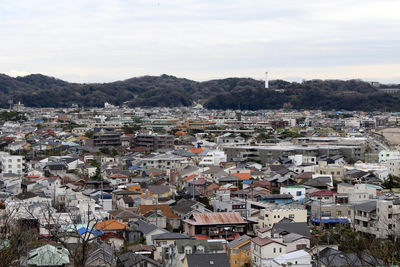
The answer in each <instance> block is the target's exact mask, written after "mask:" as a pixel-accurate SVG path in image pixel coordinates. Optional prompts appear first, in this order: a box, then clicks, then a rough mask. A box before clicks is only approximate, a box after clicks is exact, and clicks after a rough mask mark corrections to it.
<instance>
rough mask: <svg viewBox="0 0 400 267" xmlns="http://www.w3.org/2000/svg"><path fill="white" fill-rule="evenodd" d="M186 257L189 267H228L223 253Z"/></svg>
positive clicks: (225, 255) (227, 261)
mask: <svg viewBox="0 0 400 267" xmlns="http://www.w3.org/2000/svg"><path fill="white" fill-rule="evenodd" d="M186 257H187V262H188V266H189V267H215V266H218V267H230V264H229V258H228V255H227V254H225V253H211V254H188V255H186Z"/></svg>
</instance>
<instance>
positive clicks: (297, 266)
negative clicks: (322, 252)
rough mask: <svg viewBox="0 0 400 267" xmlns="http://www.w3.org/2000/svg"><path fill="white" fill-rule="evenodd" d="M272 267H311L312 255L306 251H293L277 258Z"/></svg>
mask: <svg viewBox="0 0 400 267" xmlns="http://www.w3.org/2000/svg"><path fill="white" fill-rule="evenodd" d="M270 266H271V267H279V266H293V267H311V266H312V264H311V255H310V254H309V253H307V252H306V251H305V250H297V251H293V252H290V253H286V254H282V255H279V256H278V257H275V258H274V259H273V261H272V262H271V265H270Z"/></svg>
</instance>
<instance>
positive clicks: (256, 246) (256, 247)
mask: <svg viewBox="0 0 400 267" xmlns="http://www.w3.org/2000/svg"><path fill="white" fill-rule="evenodd" d="M285 253H286V245H285V244H283V243H281V242H278V241H275V240H273V239H270V238H268V237H265V238H262V237H255V238H253V239H252V240H251V263H252V266H254V267H255V266H257V267H258V266H269V264H270V263H271V262H272V260H273V258H275V257H277V256H279V255H282V254H285Z"/></svg>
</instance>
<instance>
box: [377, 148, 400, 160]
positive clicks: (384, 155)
mask: <svg viewBox="0 0 400 267" xmlns="http://www.w3.org/2000/svg"><path fill="white" fill-rule="evenodd" d="M389 159H400V151H398V150H382V151H381V152H379V162H387V161H388V160H389Z"/></svg>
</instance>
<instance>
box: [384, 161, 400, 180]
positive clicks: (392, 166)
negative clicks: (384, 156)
mask: <svg viewBox="0 0 400 267" xmlns="http://www.w3.org/2000/svg"><path fill="white" fill-rule="evenodd" d="M386 167H387V168H388V171H389V174H391V175H394V176H400V159H389V160H387V162H386Z"/></svg>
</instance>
